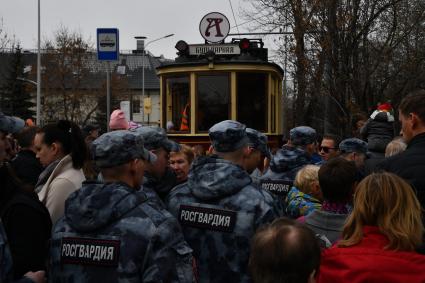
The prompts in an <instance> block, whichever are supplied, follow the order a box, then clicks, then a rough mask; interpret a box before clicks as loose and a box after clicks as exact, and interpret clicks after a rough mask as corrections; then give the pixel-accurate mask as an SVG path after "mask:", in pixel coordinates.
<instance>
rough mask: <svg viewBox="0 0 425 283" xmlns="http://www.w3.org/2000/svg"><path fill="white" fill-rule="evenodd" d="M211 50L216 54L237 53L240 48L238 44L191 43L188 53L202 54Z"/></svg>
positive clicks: (239, 51) (239, 52)
mask: <svg viewBox="0 0 425 283" xmlns="http://www.w3.org/2000/svg"><path fill="white" fill-rule="evenodd" d="M208 51H213V52H214V53H215V54H216V55H238V54H241V49H240V48H239V45H238V44H191V45H189V55H203V54H205V53H207V52H208Z"/></svg>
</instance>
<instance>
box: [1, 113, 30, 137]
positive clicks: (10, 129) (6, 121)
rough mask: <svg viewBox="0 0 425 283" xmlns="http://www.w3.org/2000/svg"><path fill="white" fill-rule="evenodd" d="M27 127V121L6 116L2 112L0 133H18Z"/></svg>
mask: <svg viewBox="0 0 425 283" xmlns="http://www.w3.org/2000/svg"><path fill="white" fill-rule="evenodd" d="M24 127H25V121H24V120H22V119H21V118H18V117H12V116H6V115H4V113H3V112H0V131H3V132H7V133H11V134H14V133H17V132H19V131H20V130H22V129H23V128H24Z"/></svg>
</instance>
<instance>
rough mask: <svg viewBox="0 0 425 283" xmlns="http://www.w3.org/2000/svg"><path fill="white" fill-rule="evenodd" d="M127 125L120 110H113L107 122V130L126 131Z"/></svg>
mask: <svg viewBox="0 0 425 283" xmlns="http://www.w3.org/2000/svg"><path fill="white" fill-rule="evenodd" d="M128 128H129V125H128V122H127V120H126V119H125V115H124V112H123V111H122V110H121V109H117V110H114V112H112V114H111V119H110V121H109V129H111V130H128Z"/></svg>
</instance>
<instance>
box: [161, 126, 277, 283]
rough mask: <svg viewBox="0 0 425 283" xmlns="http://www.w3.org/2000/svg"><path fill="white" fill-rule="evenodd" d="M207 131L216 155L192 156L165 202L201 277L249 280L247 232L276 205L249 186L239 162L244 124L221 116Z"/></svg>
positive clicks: (267, 218) (267, 219) (244, 144)
mask: <svg viewBox="0 0 425 283" xmlns="http://www.w3.org/2000/svg"><path fill="white" fill-rule="evenodd" d="M209 135H210V139H211V143H212V146H213V148H214V152H215V154H217V155H213V156H205V157H199V158H198V159H196V160H195V161H194V163H193V164H192V168H191V172H190V173H189V178H188V181H187V182H186V183H184V184H181V185H179V186H177V187H176V188H174V189H173V190H172V191H171V192H170V194H169V196H168V198H167V199H166V205H167V207H168V209H169V211H170V212H171V213H172V214H173V215H174V216H176V218H177V219H178V220H179V221H180V224H181V225H182V228H183V233H184V236H185V239H186V240H187V241H188V243H189V245H190V246H191V247H192V248H193V253H194V257H195V259H197V264H198V265H197V266H198V273H199V279H200V280H199V281H200V282H250V277H249V275H248V271H247V266H248V258H249V250H250V241H251V237H252V236H253V235H254V233H255V231H256V229H257V228H258V227H259V226H261V225H262V224H264V223H267V222H271V221H272V220H273V219H275V218H276V217H277V211H276V208H275V207H274V204H273V199H272V197H271V196H270V195H269V194H268V193H267V192H264V191H262V190H259V189H258V188H256V187H254V186H252V185H251V183H252V181H251V178H250V176H249V174H248V173H247V172H246V171H245V170H244V169H243V168H242V166H243V162H244V157H246V155H247V153H248V146H247V145H248V138H247V135H246V131H245V125H243V124H241V123H239V122H236V121H231V120H226V121H223V122H220V123H218V124H215V125H214V126H213V127H211V129H210V130H209Z"/></svg>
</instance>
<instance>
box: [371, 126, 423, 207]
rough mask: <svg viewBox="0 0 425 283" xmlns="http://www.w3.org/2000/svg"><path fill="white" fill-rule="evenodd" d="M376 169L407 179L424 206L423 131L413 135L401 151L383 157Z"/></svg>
mask: <svg viewBox="0 0 425 283" xmlns="http://www.w3.org/2000/svg"><path fill="white" fill-rule="evenodd" d="M376 170H378V171H379V170H384V171H387V172H391V173H395V174H397V175H398V176H400V177H402V178H404V179H405V180H406V181H408V182H409V183H410V184H411V185H412V186H413V188H414V190H415V191H416V195H417V197H418V199H419V202H420V203H421V205H422V207H423V208H425V133H422V134H419V135H417V136H415V137H414V138H413V139H412V140H411V141H410V142H409V144H408V145H407V148H406V150H405V151H403V152H402V153H400V154H397V155H394V156H391V157H389V158H386V159H384V161H382V162H381V163H379V164H378V165H377V167H376Z"/></svg>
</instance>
